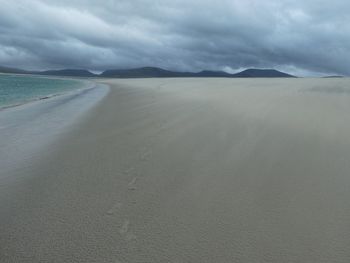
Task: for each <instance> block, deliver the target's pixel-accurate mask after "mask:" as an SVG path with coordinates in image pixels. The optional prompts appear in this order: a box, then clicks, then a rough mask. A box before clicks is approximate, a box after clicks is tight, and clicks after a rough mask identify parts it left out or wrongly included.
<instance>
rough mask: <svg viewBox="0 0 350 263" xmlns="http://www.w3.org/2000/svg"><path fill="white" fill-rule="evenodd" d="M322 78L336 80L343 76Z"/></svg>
mask: <svg viewBox="0 0 350 263" xmlns="http://www.w3.org/2000/svg"><path fill="white" fill-rule="evenodd" d="M323 78H325V79H338V78H344V76H325V77H323Z"/></svg>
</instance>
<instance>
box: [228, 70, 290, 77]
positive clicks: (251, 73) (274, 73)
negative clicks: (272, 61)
mask: <svg viewBox="0 0 350 263" xmlns="http://www.w3.org/2000/svg"><path fill="white" fill-rule="evenodd" d="M234 76H235V77H236V78H293V77H295V76H292V75H289V74H287V73H284V72H281V71H278V70H275V69H246V70H244V71H242V72H239V73H236V74H234Z"/></svg>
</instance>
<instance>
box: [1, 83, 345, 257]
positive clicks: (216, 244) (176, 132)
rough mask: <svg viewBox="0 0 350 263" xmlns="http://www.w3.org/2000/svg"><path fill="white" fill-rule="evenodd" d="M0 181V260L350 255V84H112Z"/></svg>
mask: <svg viewBox="0 0 350 263" xmlns="http://www.w3.org/2000/svg"><path fill="white" fill-rule="evenodd" d="M102 82H104V83H106V84H109V85H110V91H109V93H108V95H107V96H106V97H105V98H104V99H103V100H102V101H101V102H100V103H99V104H98V105H97V106H95V107H94V108H93V109H92V110H90V111H89V112H88V114H87V115H86V116H85V117H84V118H83V119H82V120H80V121H79V123H77V124H76V125H75V126H73V127H72V128H71V129H70V130H69V131H65V134H64V136H62V137H61V138H60V139H57V140H56V141H55V142H53V143H52V144H51V145H50V147H47V149H44V150H42V153H41V154H40V158H36V159H35V161H34V160H33V161H32V162H30V163H29V164H28V163H27V164H26V165H25V166H23V167H21V169H13V170H12V171H11V172H9V174H7V176H11V177H13V178H19V179H18V180H13V181H6V182H2V183H0V187H1V188H0V209H1V215H0V262H119V263H124V262H174V263H175V262H176V263H179V262H201V263H203V262H249V263H251V262H276V263H277V262H318V263H319V262H350V250H349V247H350V191H349V189H350V136H349V134H350V114H349V113H350V91H349V92H348V89H349V87H350V80H348V79H146V80H145V79H136V80H103V81H102Z"/></svg>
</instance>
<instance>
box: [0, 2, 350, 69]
mask: <svg viewBox="0 0 350 263" xmlns="http://www.w3.org/2000/svg"><path fill="white" fill-rule="evenodd" d="M349 10H350V2H349V1H347V0H333V1H332V3H329V1H323V0H309V1H303V0H294V1H292V0H269V1H260V0H244V1H243V0H221V1H209V0H192V1H188V0H177V1H176V0H173V1H168V0H158V1H157V0H105V1H97V0H61V1H59V0H57V1H55V0H16V1H7V0H0V64H2V65H7V66H15V67H22V68H27V69H43V68H65V67H70V68H87V69H90V70H104V69H106V68H127V67H139V66H159V67H164V68H167V69H173V70H192V71H196V70H201V69H212V70H223V69H224V70H226V71H232V72H234V71H236V70H238V69H242V68H248V67H260V68H277V69H281V70H286V71H289V72H295V73H299V74H315V73H320V74H344V75H350V16H349V15H348V13H349Z"/></svg>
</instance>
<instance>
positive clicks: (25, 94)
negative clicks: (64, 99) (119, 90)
mask: <svg viewBox="0 0 350 263" xmlns="http://www.w3.org/2000/svg"><path fill="white" fill-rule="evenodd" d="M84 84H86V83H85V82H84V81H80V80H72V79H63V78H62V79H59V78H48V77H41V76H22V75H7V74H0V109H2V108H6V107H11V106H16V105H21V104H24V103H27V102H30V101H34V100H39V99H44V98H48V97H51V96H55V95H60V94H63V93H66V92H67V91H72V90H76V89H79V88H82V87H83V86H84Z"/></svg>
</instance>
